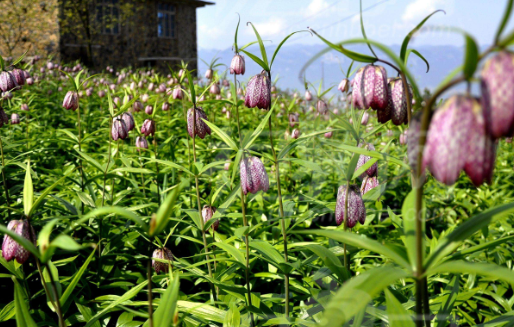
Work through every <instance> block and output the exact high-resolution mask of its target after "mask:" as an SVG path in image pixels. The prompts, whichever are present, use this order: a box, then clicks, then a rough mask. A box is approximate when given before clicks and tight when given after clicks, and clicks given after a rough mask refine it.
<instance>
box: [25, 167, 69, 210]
mask: <svg viewBox="0 0 514 327" xmlns="http://www.w3.org/2000/svg"><path fill="white" fill-rule="evenodd" d="M72 171H73V170H72ZM72 171H69V172H68V173H66V174H65V175H64V176H63V177H61V178H60V179H58V180H57V182H55V183H53V184H52V185H50V186H49V187H47V188H46V189H45V190H44V191H43V192H42V193H41V194H40V195H39V197H38V198H37V200H36V202H34V204H33V205H32V207H31V208H30V211H29V214H28V216H29V217H32V215H33V214H34V213H35V211H36V209H37V208H38V207H39V206H40V205H41V203H42V202H43V200H44V199H45V197H46V196H47V195H48V194H50V192H51V191H52V190H53V189H54V188H55V187H56V186H57V185H59V184H61V183H62V182H63V181H64V180H65V179H66V178H67V177H68V175H69V174H71V172H72Z"/></svg>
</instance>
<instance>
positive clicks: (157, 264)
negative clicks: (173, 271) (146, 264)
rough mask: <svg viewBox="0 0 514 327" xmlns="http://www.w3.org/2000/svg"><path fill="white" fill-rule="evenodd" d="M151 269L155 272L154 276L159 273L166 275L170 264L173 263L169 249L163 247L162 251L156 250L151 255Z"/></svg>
mask: <svg viewBox="0 0 514 327" xmlns="http://www.w3.org/2000/svg"><path fill="white" fill-rule="evenodd" d="M152 258H153V259H152V267H153V269H154V270H155V273H156V274H160V273H161V272H164V273H167V272H168V270H169V267H170V265H171V262H172V261H173V254H172V253H171V251H170V249H168V248H167V247H163V248H162V249H156V250H155V251H153V254H152ZM154 259H160V260H165V261H168V262H161V261H157V260H154Z"/></svg>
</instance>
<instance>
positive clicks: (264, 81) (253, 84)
mask: <svg viewBox="0 0 514 327" xmlns="http://www.w3.org/2000/svg"><path fill="white" fill-rule="evenodd" d="M270 86H271V83H270V80H269V77H268V74H267V73H266V72H264V71H263V72H261V73H260V74H258V75H255V76H254V77H252V78H251V79H250V81H249V82H248V85H247V86H246V95H245V106H247V107H248V108H255V107H257V108H260V109H265V110H268V109H269V107H270V105H271V87H270Z"/></svg>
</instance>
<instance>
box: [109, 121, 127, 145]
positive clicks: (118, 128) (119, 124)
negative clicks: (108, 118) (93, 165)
mask: <svg viewBox="0 0 514 327" xmlns="http://www.w3.org/2000/svg"><path fill="white" fill-rule="evenodd" d="M111 136H112V139H113V140H114V141H117V140H118V139H122V140H124V139H126V138H127V136H128V129H127V125H126V124H125V121H124V120H123V119H121V118H120V117H115V118H114V121H113V123H112V128H111Z"/></svg>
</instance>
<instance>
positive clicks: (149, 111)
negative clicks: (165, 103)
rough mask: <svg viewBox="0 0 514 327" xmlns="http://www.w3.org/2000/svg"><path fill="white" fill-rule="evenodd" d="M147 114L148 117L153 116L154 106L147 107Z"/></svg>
mask: <svg viewBox="0 0 514 327" xmlns="http://www.w3.org/2000/svg"><path fill="white" fill-rule="evenodd" d="M145 113H146V114H147V115H151V114H153V106H152V105H147V106H146V107H145Z"/></svg>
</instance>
